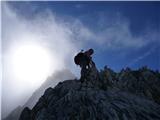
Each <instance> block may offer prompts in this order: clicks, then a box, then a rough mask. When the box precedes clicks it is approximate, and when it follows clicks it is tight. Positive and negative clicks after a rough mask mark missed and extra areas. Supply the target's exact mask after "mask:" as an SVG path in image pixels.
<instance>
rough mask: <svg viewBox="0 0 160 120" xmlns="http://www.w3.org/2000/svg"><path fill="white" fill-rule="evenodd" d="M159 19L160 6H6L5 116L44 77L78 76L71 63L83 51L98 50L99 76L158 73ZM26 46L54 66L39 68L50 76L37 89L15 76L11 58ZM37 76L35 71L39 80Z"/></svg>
mask: <svg viewBox="0 0 160 120" xmlns="http://www.w3.org/2000/svg"><path fill="white" fill-rule="evenodd" d="M159 13H160V2H152V1H150V2H144V1H143V2H139V1H134V2H129V1H125V2H109V1H103V2H98V1H95V2H93V1H92V2H85V1H81V2H73V1H72V2H62V1H61V2H55V1H54V2H2V13H1V14H2V15H1V16H2V28H1V29H2V65H3V74H2V75H3V81H2V97H3V99H2V103H3V102H4V104H2V109H3V108H5V110H4V113H5V112H6V111H9V110H11V109H10V108H12V109H13V108H14V107H15V106H16V105H17V104H15V105H13V104H12V103H11V100H12V102H13V101H14V102H15V103H19V104H24V101H25V100H26V98H28V97H29V96H30V95H31V93H32V92H33V91H34V90H35V89H37V88H38V87H39V86H40V85H41V84H42V83H43V82H44V80H45V77H47V76H48V75H50V74H52V73H54V71H56V70H61V69H64V68H67V69H69V70H71V71H72V72H73V73H74V74H75V75H76V76H79V70H80V68H78V66H76V65H75V64H74V62H73V58H74V56H75V55H76V54H77V53H78V52H79V51H81V50H82V49H83V50H87V49H89V48H93V49H94V51H95V52H94V55H93V60H94V62H95V63H96V66H97V68H98V69H99V70H100V69H103V67H104V66H105V65H107V66H109V67H110V68H111V69H113V70H115V71H120V70H121V69H122V68H126V67H130V68H132V69H138V68H140V67H142V66H148V67H149V68H151V69H153V70H157V69H158V70H160V37H159V33H160V30H159V24H160V14H159ZM25 45H31V46H35V45H36V46H38V47H36V48H37V50H38V51H42V53H44V55H43V56H44V57H43V58H47V57H45V56H47V55H48V54H49V58H50V64H44V66H47V65H48V66H49V67H48V68H44V66H43V65H41V67H40V68H38V67H37V68H38V69H48V70H49V72H46V71H42V73H43V72H46V74H44V76H42V77H41V78H37V79H39V80H37V81H36V82H35V84H36V85H35V84H34V85H31V82H33V81H34V79H33V78H31V77H26V76H27V75H26V74H24V76H21V78H17V76H15V75H14V74H13V73H14V71H15V69H14V67H15V66H13V65H12V59H13V57H12V55H13V54H15V52H14V51H16V50H17V49H18V48H19V47H20V46H22V47H23V46H25ZM39 46H40V47H39ZM32 48H33V49H34V48H35V47H32ZM42 48H43V49H42ZM26 49H28V48H27V47H26ZM23 50H24V49H23ZM20 51H22V50H21V49H20ZM24 51H25V50H24ZM44 51H45V52H44ZM46 51H47V52H46ZM27 52H28V51H27ZM30 53H31V54H32V52H30ZM18 54H19V53H18ZM40 54H41V53H40ZM33 55H34V54H33ZM24 58H25V56H24ZM43 58H41V57H39V60H36V61H40V59H43ZM18 59H21V58H19V57H18ZM47 60H48V59H43V61H47ZM16 65H17V66H16V67H17V68H18V65H19V66H23V65H22V64H19V61H18V64H16ZM37 65H38V64H37ZM42 66H43V67H42ZM19 69H23V68H22V67H19ZM29 69H30V68H29ZM36 70H37V69H33V71H35V74H36ZM18 72H19V73H20V72H21V71H18ZM15 74H16V73H15ZM37 74H39V73H37ZM25 78H27V79H30V80H31V81H30V82H28V81H29V80H28V81H27V80H25ZM17 79H19V80H17ZM42 79H43V80H42ZM24 81H25V82H24ZM11 91H12V92H13V94H10V93H11ZM17 91H18V92H17ZM22 95H24V96H25V97H22ZM26 96H27V97H26ZM6 104H7V106H6ZM3 105H4V106H3ZM2 114H3V111H2ZM6 114H7V112H6Z"/></svg>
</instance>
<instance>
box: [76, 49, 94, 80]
mask: <svg viewBox="0 0 160 120" xmlns="http://www.w3.org/2000/svg"><path fill="white" fill-rule="evenodd" d="M93 53H94V50H93V49H89V50H87V51H85V52H83V50H82V51H81V52H79V53H78V54H77V55H76V56H75V57H74V62H75V64H76V65H79V66H80V67H81V78H80V80H81V82H83V81H84V79H85V78H86V76H87V73H88V71H89V69H90V68H92V67H93V66H95V63H94V62H93V61H92V57H91V55H92V54H93Z"/></svg>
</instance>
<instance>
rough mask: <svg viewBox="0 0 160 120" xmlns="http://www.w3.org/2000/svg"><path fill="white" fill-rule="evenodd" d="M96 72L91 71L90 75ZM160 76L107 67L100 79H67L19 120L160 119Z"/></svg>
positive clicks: (52, 89)
mask: <svg viewBox="0 0 160 120" xmlns="http://www.w3.org/2000/svg"><path fill="white" fill-rule="evenodd" d="M93 72H95V71H91V74H90V75H92V73H93ZM159 86H160V73H159V72H155V71H152V70H149V69H147V68H142V69H139V70H130V69H129V68H127V69H125V70H122V71H121V72H119V73H115V72H114V71H112V70H111V69H109V68H107V67H105V69H104V70H101V71H100V72H99V75H98V77H97V76H95V77H93V76H91V77H90V76H88V77H87V80H86V81H84V82H83V83H81V82H80V81H79V80H66V81H64V82H60V83H59V84H58V85H57V86H56V87H54V88H51V87H50V88H48V89H46V91H45V92H44V94H43V96H41V97H40V99H39V101H38V102H37V103H36V105H35V106H34V107H33V108H32V109H29V108H28V107H26V108H25V109H24V110H23V111H22V113H21V116H20V119H19V120H159V119H160V104H159V103H160V99H159V97H160V88H159Z"/></svg>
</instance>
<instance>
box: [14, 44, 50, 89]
mask: <svg viewBox="0 0 160 120" xmlns="http://www.w3.org/2000/svg"><path fill="white" fill-rule="evenodd" d="M12 64H13V72H14V75H15V77H16V78H17V80H19V83H22V82H23V84H25V83H26V84H29V85H30V86H32V87H37V86H39V85H40V84H41V83H42V82H43V81H44V80H45V79H46V77H47V76H48V75H49V73H50V69H51V57H50V55H49V52H48V51H47V50H45V49H44V48H42V47H40V46H38V45H21V46H19V47H16V48H15V49H14V51H13V54H12Z"/></svg>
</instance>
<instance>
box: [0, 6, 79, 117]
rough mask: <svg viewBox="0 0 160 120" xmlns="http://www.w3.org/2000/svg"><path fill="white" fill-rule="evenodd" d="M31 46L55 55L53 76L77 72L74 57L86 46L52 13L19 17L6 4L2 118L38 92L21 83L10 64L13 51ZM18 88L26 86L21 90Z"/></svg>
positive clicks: (4, 10) (3, 43) (3, 21)
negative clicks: (62, 70) (60, 72)
mask: <svg viewBox="0 0 160 120" xmlns="http://www.w3.org/2000/svg"><path fill="white" fill-rule="evenodd" d="M28 43H31V44H38V45H39V46H42V47H43V48H45V49H47V50H48V51H49V52H50V53H51V55H52V58H53V59H52V61H54V62H53V65H52V66H51V68H52V71H51V73H53V72H54V71H56V70H61V69H64V68H69V69H71V70H72V71H73V70H74V72H75V71H76V70H75V67H76V66H75V65H74V63H73V56H74V55H75V53H77V52H78V51H79V50H80V48H81V47H82V46H81V45H80V44H77V43H76V42H74V34H73V31H71V29H70V28H69V27H67V26H66V25H65V24H64V23H61V22H59V21H57V20H56V18H55V15H54V14H53V13H51V12H50V11H48V10H46V11H44V12H42V13H38V14H37V15H35V16H33V17H32V19H29V18H25V16H22V15H19V14H18V12H16V11H15V10H14V9H13V8H11V6H10V5H9V4H6V3H3V5H2V52H3V81H2V83H3V86H2V90H3V93H2V103H3V104H2V110H3V111H2V115H3V116H2V117H5V116H6V115H7V114H8V113H9V112H10V111H11V110H12V109H13V108H15V107H17V104H20V105H23V104H24V102H25V101H26V100H27V99H28V98H29V97H30V95H31V94H32V93H33V91H34V90H35V89H37V88H33V89H31V88H30V86H29V85H28V84H27V85H26V84H25V83H24V82H23V81H22V82H20V83H17V80H16V78H15V77H14V75H13V71H12V68H11V63H10V58H11V54H12V50H13V48H16V47H17V46H19V45H23V44H28ZM46 78H47V76H46ZM43 81H44V80H43ZM18 85H19V86H20V85H21V86H22V87H20V88H19V87H18ZM10 93H12V94H10ZM13 103H14V104H13Z"/></svg>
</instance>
